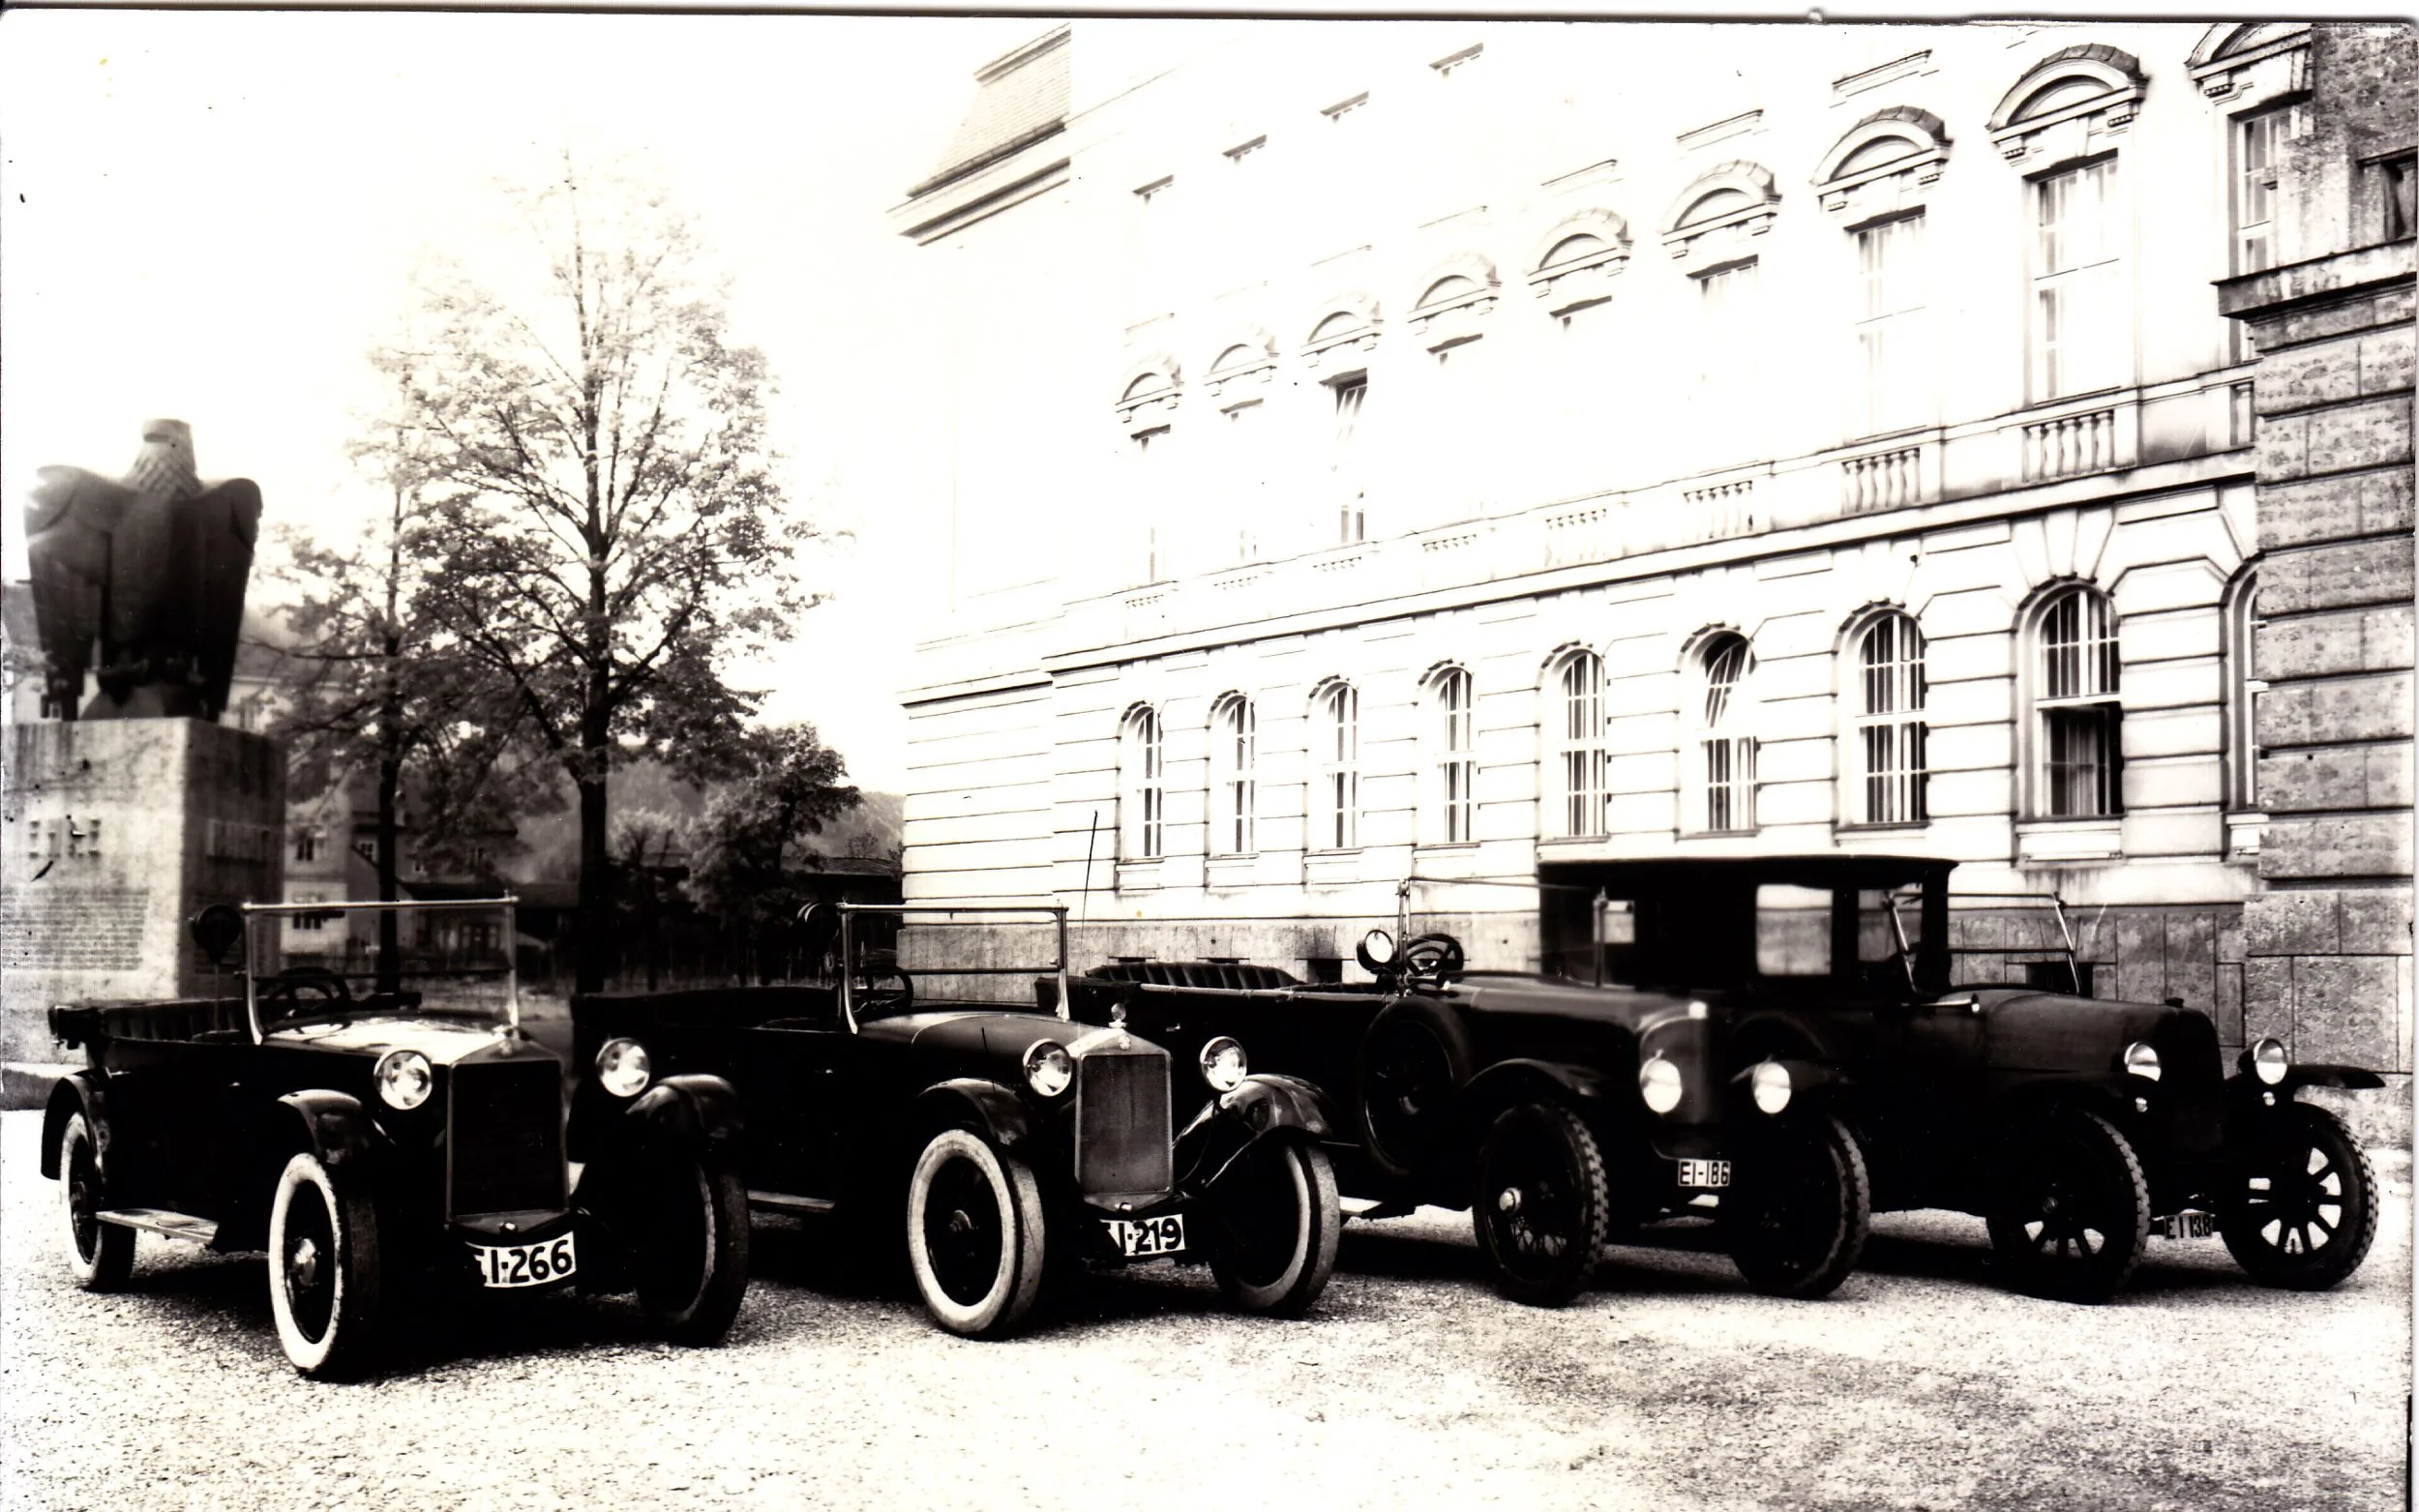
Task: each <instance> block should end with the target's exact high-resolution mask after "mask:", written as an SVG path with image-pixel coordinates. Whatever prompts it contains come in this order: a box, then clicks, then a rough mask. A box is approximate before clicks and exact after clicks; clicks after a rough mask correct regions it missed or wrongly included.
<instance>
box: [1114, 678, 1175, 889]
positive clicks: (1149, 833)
mask: <svg viewBox="0 0 2419 1512" xmlns="http://www.w3.org/2000/svg"><path fill="white" fill-rule="evenodd" d="M1118 744H1119V750H1118V776H1119V792H1118V856H1119V858H1120V860H1125V861H1155V860H1157V859H1158V858H1159V857H1160V856H1162V855H1165V854H1166V853H1167V785H1166V776H1165V773H1166V751H1165V748H1164V746H1163V745H1162V743H1161V740H1160V732H1159V711H1158V710H1157V709H1154V708H1152V707H1150V705H1149V704H1147V703H1146V704H1139V705H1137V706H1136V707H1134V708H1133V709H1131V710H1128V711H1127V713H1126V716H1125V724H1124V726H1123V727H1122V729H1121V730H1120V738H1119V742H1118Z"/></svg>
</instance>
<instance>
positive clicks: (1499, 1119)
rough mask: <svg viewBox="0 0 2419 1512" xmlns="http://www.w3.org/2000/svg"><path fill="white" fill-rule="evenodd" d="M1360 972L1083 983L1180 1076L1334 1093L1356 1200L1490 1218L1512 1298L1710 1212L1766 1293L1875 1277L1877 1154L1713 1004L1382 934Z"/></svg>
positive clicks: (1199, 971) (1130, 970) (1138, 971)
mask: <svg viewBox="0 0 2419 1512" xmlns="http://www.w3.org/2000/svg"><path fill="white" fill-rule="evenodd" d="M1522 885H1529V886H1534V885H1535V884H1522ZM1407 896H1408V887H1407V888H1406V897H1407ZM1405 917H1406V918H1408V917H1409V915H1408V910H1407V909H1406V914H1405ZM1359 964H1361V966H1362V967H1363V968H1364V969H1365V970H1366V971H1367V972H1368V973H1369V975H1370V977H1371V980H1369V981H1367V982H1351V983H1316V984H1314V983H1303V982H1299V981H1297V980H1296V979H1295V978H1294V977H1293V976H1292V975H1291V974H1289V973H1288V972H1286V971H1284V970H1281V969H1279V968H1277V967H1274V966H1268V965H1256V964H1242V963H1228V962H1215V961H1200V962H1154V961H1146V962H1129V963H1119V964H1112V965H1107V966H1102V967H1098V968H1096V969H1094V970H1092V971H1091V972H1090V973H1088V974H1087V975H1086V976H1085V977H1082V978H1078V979H1077V980H1076V982H1075V983H1074V989H1075V999H1074V1000H1075V1011H1076V1016H1077V1017H1078V1018H1081V1019H1086V1020H1090V1021H1091V1022H1095V1023H1099V1022H1107V1020H1108V1019H1109V1018H1110V1017H1112V1016H1114V1015H1118V1014H1122V1015H1124V1017H1125V1022H1127V1023H1130V1024H1132V1025H1133V1026H1134V1027H1135V1028H1137V1029H1139V1030H1140V1031H1142V1032H1144V1033H1147V1034H1150V1036H1152V1037H1153V1038H1154V1039H1157V1040H1160V1041H1161V1042H1163V1043H1165V1044H1166V1045H1168V1046H1169V1048H1170V1049H1171V1050H1173V1051H1175V1052H1176V1053H1177V1054H1178V1056H1179V1058H1180V1059H1182V1060H1185V1061H1188V1062H1194V1063H1198V1064H1199V1065H1201V1066H1203V1067H1204V1068H1209V1067H1213V1066H1215V1067H1224V1068H1230V1069H1229V1070H1228V1073H1227V1074H1232V1071H1233V1069H1239V1068H1240V1067H1242V1066H1243V1065H1245V1064H1247V1063H1248V1064H1250V1065H1255V1066H1261V1067H1266V1068H1268V1069H1270V1070H1274V1071H1279V1072H1283V1073H1287V1074H1289V1075H1292V1076H1298V1077H1300V1078H1302V1079H1303V1080H1305V1081H1307V1082H1310V1083H1312V1084H1314V1085H1316V1086H1318V1087H1320V1088H1321V1089H1322V1090H1324V1091H1325V1092H1326V1093H1327V1094H1328V1095H1329V1098H1331V1099H1332V1100H1333V1101H1334V1103H1335V1104H1336V1105H1337V1106H1338V1108H1339V1109H1341V1110H1342V1112H1343V1119H1342V1126H1341V1127H1340V1128H1338V1129H1337V1130H1336V1132H1335V1133H1334V1135H1333V1136H1332V1137H1331V1141H1330V1149H1331V1150H1332V1151H1333V1153H1334V1155H1335V1159H1336V1169H1337V1172H1338V1178H1339V1180H1340V1181H1341V1183H1342V1186H1343V1190H1344V1191H1345V1192H1346V1193H1348V1194H1350V1195H1351V1196H1353V1197H1355V1198H1359V1199H1366V1200H1369V1201H1373V1202H1374V1203H1375V1204H1376V1205H1375V1206H1373V1207H1372V1208H1371V1209H1370V1210H1368V1212H1367V1213H1366V1214H1365V1215H1364V1216H1369V1217H1385V1216H1389V1215H1391V1214H1396V1213H1403V1212H1408V1211H1410V1210H1411V1209H1412V1208H1413V1207H1415V1206H1418V1205H1420V1204H1433V1205H1437V1206H1444V1207H1454V1208H1461V1207H1466V1208H1469V1209H1471V1212H1472V1222H1473V1227H1474V1228H1475V1229H1476V1230H1477V1232H1478V1242H1479V1245H1480V1247H1481V1249H1482V1250H1483V1252H1484V1254H1485V1256H1486V1259H1487V1260H1488V1263H1489V1265H1490V1266H1491V1268H1492V1269H1493V1271H1494V1274H1495V1277H1496V1281H1497V1284H1498V1286H1499V1287H1500V1288H1501V1290H1503V1291H1504V1292H1505V1294H1507V1295H1508V1296H1511V1297H1514V1298H1517V1299H1519V1300H1521V1301H1525V1302H1531V1303H1537V1304H1540V1305H1547V1306H1552V1305H1559V1304H1561V1303H1565V1302H1568V1301H1569V1300H1570V1299H1571V1298H1572V1297H1574V1296H1576V1295H1578V1294H1579V1293H1580V1292H1581V1291H1582V1290H1585V1289H1586V1288H1587V1286H1588V1284H1589V1282H1590V1280H1591V1279H1592V1278H1593V1277H1594V1275H1595V1272H1596V1267H1597V1262H1598V1259H1599V1257H1600V1254H1601V1251H1602V1249H1603V1246H1604V1244H1605V1243H1606V1242H1607V1239H1608V1237H1610V1236H1613V1235H1617V1234H1622V1233H1626V1232H1627V1231H1628V1230H1631V1229H1634V1228H1635V1227H1636V1226H1638V1225H1641V1224H1644V1223H1646V1222H1649V1221H1651V1220H1653V1219H1655V1218H1657V1217H1659V1216H1662V1215H1665V1214H1668V1213H1674V1212H1693V1213H1699V1214H1702V1213H1705V1212H1706V1211H1708V1209H1709V1208H1710V1209H1711V1210H1712V1212H1713V1213H1714V1214H1715V1215H1716V1216H1717V1222H1718V1224H1719V1226H1720V1229H1721V1231H1722V1236H1723V1239H1724V1241H1725V1243H1726V1245H1727V1247H1728V1249H1729V1251H1730V1254H1731V1257H1732V1259H1733V1260H1734V1261H1735V1262H1736V1263H1737V1265H1738V1267H1739V1270H1740V1273H1741V1274H1742V1275H1743V1276H1745V1277H1746V1278H1747V1281H1748V1283H1749V1284H1750V1285H1752V1286H1754V1287H1755V1288H1757V1289H1758V1290H1763V1291H1767V1292H1770V1293H1773V1294H1776V1295H1784V1296H1798V1297H1814V1296H1821V1295H1823V1294H1825V1293H1827V1292H1829V1291H1831V1290H1833V1289H1835V1288H1837V1286H1838V1285H1839V1283H1840V1282H1841V1281H1842V1280H1843V1279H1845V1277H1846V1276H1847V1275H1848V1274H1849V1272H1850V1271H1851V1270H1853V1269H1854V1267H1855V1264H1856V1259H1857V1256H1858V1254H1859V1253H1860V1252H1861V1251H1862V1249H1863V1247H1864V1243H1865V1235H1866V1230H1867V1197H1866V1177H1865V1171H1864V1168H1863V1165H1862V1163H1861V1161H1860V1159H1859V1155H1858V1151H1857V1147H1856V1143H1855V1141H1853V1140H1852V1139H1851V1138H1849V1136H1848V1134H1847V1131H1846V1130H1844V1129H1843V1128H1841V1127H1839V1126H1838V1125H1837V1123H1836V1122H1834V1121H1833V1120H1832V1119H1831V1118H1830V1117H1829V1116H1828V1115H1827V1114H1823V1113H1820V1112H1808V1111H1807V1109H1805V1108H1804V1107H1803V1106H1793V1105H1792V1099H1791V1093H1790V1082H1789V1081H1788V1078H1787V1074H1786V1071H1785V1070H1783V1069H1781V1068H1771V1069H1767V1070H1764V1071H1760V1072H1756V1073H1752V1074H1750V1075H1748V1076H1746V1077H1734V1076H1732V1075H1731V1074H1730V1073H1729V1072H1728V1070H1727V1066H1728V1061H1729V1058H1730V1057H1729V1056H1728V1055H1727V1052H1726V1051H1725V1046H1724V1038H1725V1036H1726V1034H1727V1033H1728V1024H1727V1022H1726V1020H1725V1018H1724V1016H1723V1015H1721V1014H1719V1013H1717V1012H1715V1011H1714V1010H1713V1009H1712V1008H1711V1007H1710V1006H1709V1005H1708V1004H1707V1003H1706V1002H1704V1001H1703V1000H1701V999H1695V998H1692V997H1690V996H1689V995H1688V994H1687V993H1659V992H1646V991H1639V990H1637V989H1635V988H1627V987H1617V986H1611V985H1607V984H1605V983H1603V982H1601V981H1600V980H1597V979H1592V978H1591V977H1590V976H1588V975H1585V974H1581V975H1575V976H1574V975H1566V974H1562V973H1559V972H1551V971H1527V972H1520V971H1478V970H1471V969H1468V967H1467V964H1466V961H1465V956H1464V950H1463V946H1462V945H1461V943H1460V942H1459V941H1458V940H1457V939H1456V938H1455V937H1454V936H1452V935H1450V934H1434V933H1431V934H1419V935H1415V936H1413V937H1411V938H1409V939H1406V940H1403V941H1402V942H1401V943H1400V945H1399V947H1398V946H1397V943H1396V941H1395V938H1394V936H1393V935H1392V934H1389V933H1388V932H1386V931H1384V930H1376V931H1371V932H1370V933H1369V934H1368V935H1367V936H1366V937H1365V938H1364V939H1363V940H1362V941H1361V944H1360V948H1359Z"/></svg>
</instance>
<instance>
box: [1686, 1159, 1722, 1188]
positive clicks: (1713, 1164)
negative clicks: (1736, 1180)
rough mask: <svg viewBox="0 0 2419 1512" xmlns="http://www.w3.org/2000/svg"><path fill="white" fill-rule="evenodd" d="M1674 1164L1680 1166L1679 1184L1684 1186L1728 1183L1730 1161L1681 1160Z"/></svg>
mask: <svg viewBox="0 0 2419 1512" xmlns="http://www.w3.org/2000/svg"><path fill="white" fill-rule="evenodd" d="M1674 1164H1675V1165H1677V1166H1678V1167H1679V1168H1680V1184H1681V1185H1682V1186H1684V1187H1726V1186H1728V1185H1730V1162H1728V1161H1726V1160H1683V1161H1676V1162H1674Z"/></svg>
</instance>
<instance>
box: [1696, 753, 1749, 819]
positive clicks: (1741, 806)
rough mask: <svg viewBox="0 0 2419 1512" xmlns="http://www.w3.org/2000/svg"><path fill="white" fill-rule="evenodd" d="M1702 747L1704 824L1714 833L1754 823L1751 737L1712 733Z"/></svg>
mask: <svg viewBox="0 0 2419 1512" xmlns="http://www.w3.org/2000/svg"><path fill="white" fill-rule="evenodd" d="M1703 746H1704V751H1705V828H1706V829H1707V830H1708V831H1709V832H1711V833H1714V834H1720V833H1722V832H1724V831H1727V830H1748V829H1753V828H1754V827H1755V737H1753V736H1752V735H1732V736H1727V737H1723V736H1716V737H1713V738H1711V739H1708V740H1706V741H1704V742H1703Z"/></svg>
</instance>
